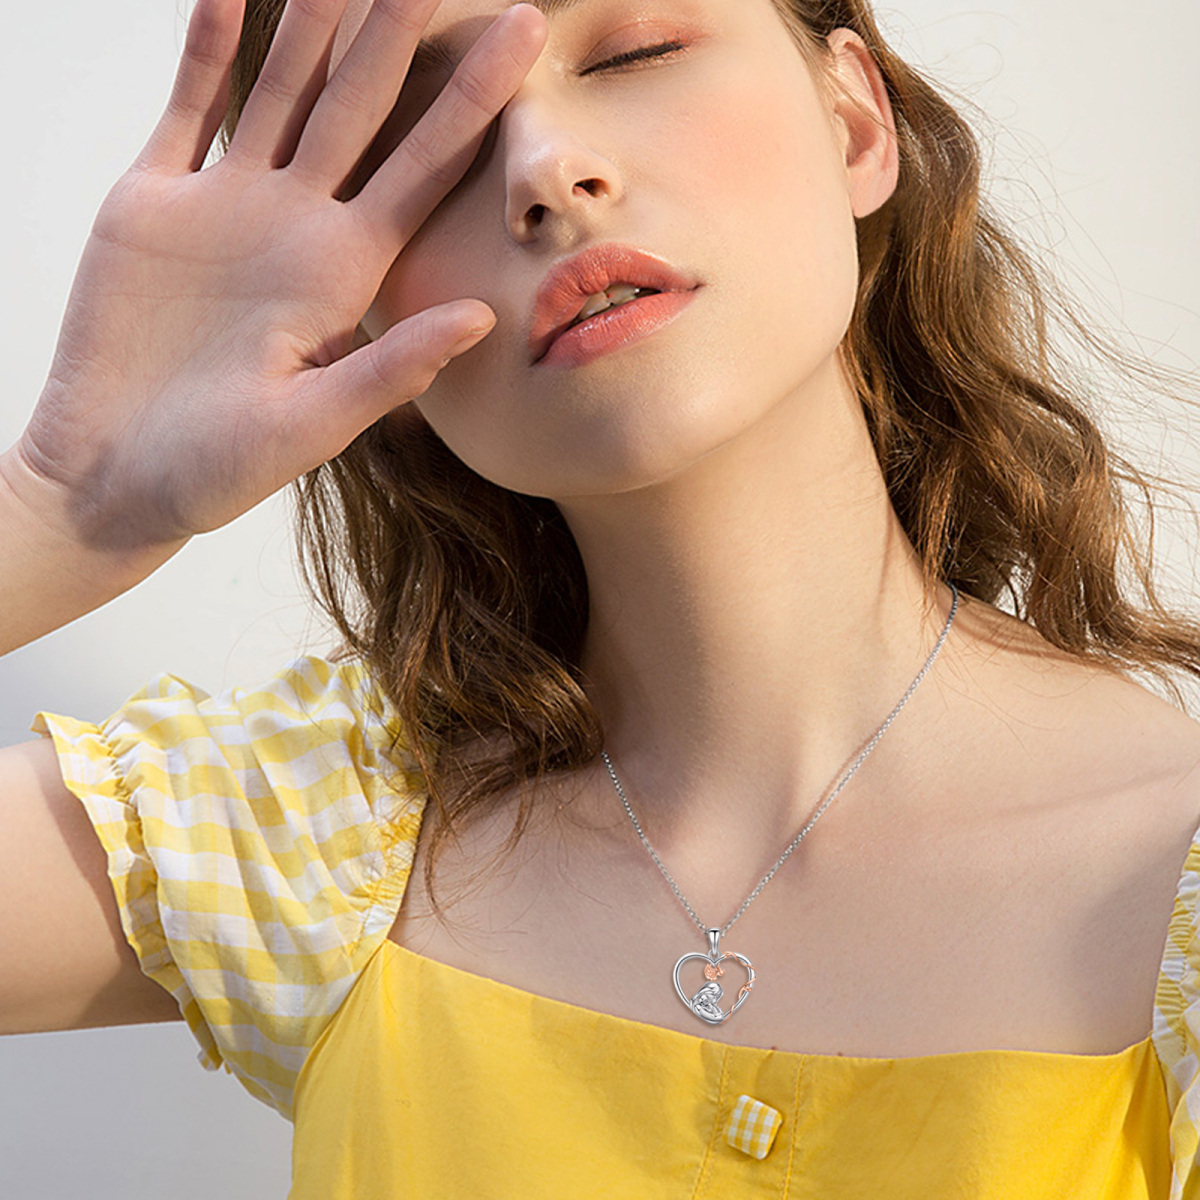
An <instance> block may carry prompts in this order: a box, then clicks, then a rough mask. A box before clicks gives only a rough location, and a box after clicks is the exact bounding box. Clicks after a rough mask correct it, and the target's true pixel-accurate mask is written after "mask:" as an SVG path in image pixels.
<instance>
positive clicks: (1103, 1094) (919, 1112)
mask: <svg viewBox="0 0 1200 1200" xmlns="http://www.w3.org/2000/svg"><path fill="white" fill-rule="evenodd" d="M742 1094H746V1095H749V1096H752V1097H754V1098H755V1099H756V1100H758V1101H759V1103H760V1104H763V1105H767V1106H770V1107H772V1108H774V1109H775V1110H777V1111H778V1112H779V1114H780V1115H781V1117H782V1125H781V1127H780V1129H779V1132H778V1135H777V1136H776V1137H775V1140H774V1144H773V1146H772V1147H771V1149H770V1150H769V1151H768V1153H767V1154H766V1156H765V1157H764V1158H763V1159H762V1160H758V1159H756V1158H754V1157H752V1156H749V1155H747V1154H745V1153H743V1152H742V1151H740V1150H737V1149H734V1148H733V1147H731V1146H730V1145H729V1144H728V1141H727V1139H726V1137H725V1132H726V1129H727V1127H728V1121H729V1118H730V1115H731V1112H732V1110H733V1108H734V1107H735V1106H736V1103H737V1098H738V1097H739V1096H740V1095H742ZM1169 1116H1170V1114H1169V1113H1168V1110H1167V1102H1166V1092H1165V1089H1164V1086H1163V1079H1162V1074H1161V1071H1160V1069H1159V1067H1158V1063H1157V1060H1156V1058H1155V1055H1154V1050H1153V1047H1152V1046H1151V1044H1150V1040H1149V1038H1147V1039H1146V1040H1145V1041H1143V1042H1140V1043H1138V1044H1137V1045H1136V1046H1132V1047H1130V1048H1129V1049H1127V1050H1125V1051H1124V1052H1122V1053H1120V1054H1116V1055H1108V1056H1095V1057H1093V1056H1085V1055H1079V1056H1077V1055H1060V1054H1041V1053H1030V1052H1022V1051H986V1052H982V1053H965V1054H943V1055H932V1056H928V1057H920V1058H898V1059H866V1058H839V1057H827V1056H820V1055H802V1054H793V1053H785V1052H780V1051H772V1050H762V1049H757V1048H753V1047H745V1046H726V1045H725V1044H723V1043H721V1042H716V1041H712V1040H710V1039H707V1038H701V1037H694V1036H692V1035H689V1034H683V1033H678V1032H676V1031H674V1030H670V1029H663V1028H661V1027H659V1026H654V1025H647V1024H644V1023H642V1022H639V1021H630V1020H627V1019H625V1018H621V1017H615V1016H612V1015H610V1014H608V1013H602V1012H594V1011H592V1010H590V1009H584V1008H580V1007H578V1006H575V1005H571V1004H565V1003H563V1002H561V1001H558V1000H552V999H549V998H547V997H543V996H537V995H534V994H532V993H529V992H525V991H522V990H520V989H518V988H514V987H511V986H509V985H507V984H503V983H499V982H497V981H495V980H491V979H487V978H484V977H482V976H478V975H474V974H471V973H469V972H466V971H460V970H458V969H456V968H454V967H450V966H448V965H446V964H445V963H441V962H437V961H436V960H433V959H428V958H425V957H423V956H421V955H418V954H414V953H413V952H412V951H410V950H408V949H406V948H405V947H403V946H398V945H396V944H395V943H393V942H391V941H385V942H384V943H383V944H382V946H381V947H380V949H379V950H378V951H377V952H376V954H375V956H374V957H373V958H372V960H371V962H370V963H369V964H368V965H367V968H366V970H365V971H364V973H363V977H362V979H361V980H360V981H359V983H358V984H357V985H356V986H355V988H354V990H353V991H352V992H351V993H350V996H349V998H348V999H347V1001H346V1004H345V1006H344V1007H343V1009H342V1010H341V1011H340V1012H339V1013H338V1014H337V1015H336V1016H335V1017H334V1019H333V1021H332V1022H331V1023H330V1025H329V1026H328V1027H327V1028H326V1030H325V1032H324V1033H323V1034H322V1036H321V1038H320V1040H319V1041H318V1043H317V1045H316V1046H315V1047H314V1049H313V1052H312V1054H311V1055H310V1056H309V1059H308V1062H307V1063H306V1064H305V1067H304V1070H303V1072H302V1073H301V1076H300V1081H299V1085H298V1089H297V1094H296V1131H295V1139H294V1142H293V1147H294V1149H293V1169H292V1178H293V1184H292V1190H291V1192H290V1193H289V1200H385V1198H386V1200H409V1198H410V1197H411V1198H414V1200H415V1198H416V1197H432V1196H436V1197H439V1200H440V1198H446V1200H451V1198H453V1200H459V1198H462V1200H467V1198H470V1200H482V1198H487V1200H504V1198H507V1197H510V1196H518V1195H519V1196H520V1197H522V1200H561V1198H562V1197H568V1196H569V1197H571V1198H572V1200H695V1198H698V1197H711V1198H712V1200H734V1198H736V1200H742V1198H743V1197H751V1196H771V1197H783V1198H787V1200H799V1198H801V1197H804V1198H805V1200H808V1198H810V1197H811V1198H813V1200H815V1198H817V1197H820V1198H821V1200H879V1198H880V1197H887V1198H888V1200H909V1198H911V1200H930V1198H933V1197H936V1198H937V1200H958V1198H961V1200H1001V1198H1003V1200H1034V1198H1042V1197H1044V1198H1045V1200H1051V1198H1053V1200H1067V1198H1071V1200H1076V1198H1077V1200H1085V1198H1086V1200H1149V1198H1154V1200H1162V1198H1163V1197H1165V1196H1166V1195H1167V1192H1168V1188H1169V1184H1170V1175H1171V1166H1170V1156H1169V1147H1168V1139H1167V1127H1168V1122H1169Z"/></svg>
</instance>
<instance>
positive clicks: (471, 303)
mask: <svg viewBox="0 0 1200 1200" xmlns="http://www.w3.org/2000/svg"><path fill="white" fill-rule="evenodd" d="M495 324H496V314H495V313H494V312H492V310H491V309H490V308H488V306H487V305H486V304H484V303H482V302H481V301H479V300H465V301H464V300H458V301H455V302H454V303H452V304H440V305H438V306H437V307H436V308H428V309H425V311H424V312H420V313H417V315H416V316H413V317H409V318H408V319H407V320H404V321H401V322H399V323H398V324H396V325H394V326H393V327H392V328H391V329H389V330H388V331H387V333H385V334H384V335H383V336H382V337H381V338H379V339H378V340H376V341H374V342H371V343H370V344H368V345H366V346H363V347H362V348H361V349H359V350H355V351H354V352H353V353H352V354H348V355H347V356H346V357H345V358H342V359H339V360H338V361H337V362H335V363H333V364H332V365H331V366H328V367H324V368H322V369H321V370H320V371H319V372H315V373H314V379H313V382H312V383H311V384H310V385H309V388H308V389H307V394H306V395H304V396H303V397H297V404H296V416H297V418H298V423H299V424H301V425H302V426H304V427H307V428H310V429H312V430H313V431H314V432H318V431H320V434H321V436H322V437H323V438H324V439H325V441H326V443H327V444H324V445H322V446H320V447H314V452H315V455H316V456H317V457H318V458H320V461H322V462H323V461H325V459H326V458H332V457H333V455H334V454H337V453H339V452H340V451H341V450H343V449H345V447H346V446H348V445H349V444H350V442H351V441H353V440H354V438H356V437H357V436H358V435H359V434H360V433H361V432H362V431H363V430H364V429H366V428H367V427H368V426H369V425H373V424H374V423H375V422H376V421H377V420H379V418H380V417H382V416H385V415H386V414H387V413H389V412H391V411H392V409H394V408H397V407H398V406H399V405H401V404H406V403H407V402H408V401H410V400H415V399H416V398H417V397H418V396H420V395H422V394H423V393H424V392H425V391H426V390H427V389H428V387H429V385H430V384H431V383H432V382H433V381H434V379H436V378H437V374H438V372H439V371H440V370H441V369H442V368H443V367H444V366H445V365H446V364H447V363H448V362H449V361H450V360H451V359H453V358H456V357H458V355H460V354H465V353H466V352H467V351H468V350H470V349H471V348H472V347H473V346H476V345H478V344H479V342H480V341H482V340H483V338H485V337H486V336H487V335H488V334H489V333H490V332H491V330H492V329H493V328H494V327H495ZM334 414H336V420H337V422H338V427H337V428H336V429H334V428H331V427H330V420H331V416H332V415H334ZM306 417H307V418H309V419H308V420H307V421H306V420H305V418H306ZM335 443H336V444H335ZM314 465H315V463H314Z"/></svg>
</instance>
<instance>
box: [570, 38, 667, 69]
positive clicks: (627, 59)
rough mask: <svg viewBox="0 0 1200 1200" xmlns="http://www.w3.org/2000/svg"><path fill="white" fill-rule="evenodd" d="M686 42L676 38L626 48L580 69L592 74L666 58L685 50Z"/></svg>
mask: <svg viewBox="0 0 1200 1200" xmlns="http://www.w3.org/2000/svg"><path fill="white" fill-rule="evenodd" d="M686 48H687V46H686V43H684V42H682V41H680V40H679V39H678V38H675V39H674V40H672V41H669V42H659V43H657V44H656V45H654V46H639V47H638V48H637V49H636V50H626V51H625V53H624V54H617V55H615V56H614V57H613V58H606V59H605V60H604V61H603V62H602V63H597V64H596V65H595V66H594V67H588V68H587V69H586V70H584V71H580V74H581V75H590V74H591V73H592V72H593V71H610V70H612V69H613V68H615V67H627V66H630V65H631V64H633V63H637V62H643V61H644V60H645V59H648V58H666V57H667V56H668V55H670V54H674V53H676V52H677V51H679V50H685V49H686Z"/></svg>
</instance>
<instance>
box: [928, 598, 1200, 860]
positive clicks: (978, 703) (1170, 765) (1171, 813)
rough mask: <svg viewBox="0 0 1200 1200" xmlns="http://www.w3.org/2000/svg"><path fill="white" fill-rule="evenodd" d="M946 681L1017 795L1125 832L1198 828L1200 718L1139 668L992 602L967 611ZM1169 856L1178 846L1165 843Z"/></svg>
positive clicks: (985, 762)
mask: <svg viewBox="0 0 1200 1200" xmlns="http://www.w3.org/2000/svg"><path fill="white" fill-rule="evenodd" d="M963 616H964V618H965V620H964V622H963V636H962V639H961V642H960V646H959V648H958V652H957V654H955V655H953V656H950V657H949V659H948V661H947V664H946V670H945V672H944V674H943V676H942V678H941V683H940V686H941V687H943V688H944V689H946V690H947V691H948V692H951V693H953V694H954V695H955V697H956V698H957V699H958V700H960V701H962V700H964V699H965V700H967V701H969V703H967V704H965V705H964V704H960V705H959V706H958V708H957V711H958V712H960V713H961V712H963V711H964V710H965V711H967V712H968V713H970V714H971V716H970V717H969V718H968V719H967V723H966V726H965V728H964V730H963V734H964V741H965V743H966V745H967V746H968V747H970V753H971V754H972V756H973V761H974V762H975V763H976V764H977V765H980V766H985V767H990V768H991V770H990V772H989V773H990V774H991V775H992V776H993V777H995V778H1000V779H1004V780H1005V782H1006V786H1007V787H1008V790H1009V794H1010V795H1012V796H1015V797H1017V798H1018V800H1020V799H1021V798H1025V799H1027V800H1028V802H1029V803H1030V804H1033V805H1036V806H1037V807H1042V806H1043V805H1045V804H1046V801H1047V798H1049V797H1053V798H1054V800H1055V804H1054V805H1052V806H1051V807H1055V806H1061V807H1062V808H1063V809H1064V811H1067V812H1070V814H1071V815H1072V816H1074V817H1077V816H1080V815H1082V814H1083V813H1085V812H1090V814H1091V816H1092V818H1093V820H1095V821H1098V822H1099V825H1098V828H1099V829H1101V830H1103V829H1104V828H1106V827H1111V829H1112V831H1113V834H1114V836H1117V837H1120V836H1121V832H1122V830H1123V828H1124V826H1125V824H1126V821H1130V822H1133V823H1140V824H1141V825H1142V827H1143V829H1146V830H1147V831H1148V830H1149V829H1150V828H1153V829H1154V830H1157V833H1158V836H1159V838H1160V839H1161V840H1162V842H1163V844H1165V845H1169V846H1172V847H1177V846H1178V845H1179V843H1180V839H1181V838H1183V837H1185V836H1186V838H1187V839H1188V840H1189V841H1190V839H1191V836H1192V834H1194V832H1195V831H1196V829H1197V827H1198V826H1200V721H1197V720H1196V719H1195V718H1194V717H1192V716H1191V715H1190V714H1189V713H1187V712H1185V711H1184V710H1183V709H1182V708H1180V707H1177V706H1176V705H1175V704H1174V703H1172V702H1171V701H1169V700H1168V699H1166V698H1164V697H1163V696H1161V695H1159V694H1158V693H1157V692H1156V691H1155V690H1152V688H1151V687H1150V686H1149V685H1148V683H1144V682H1142V681H1140V680H1138V679H1135V678H1133V677H1131V676H1130V675H1127V674H1124V673H1121V672H1119V671H1117V670H1115V669H1112V668H1108V667H1105V666H1103V665H1099V664H1094V663H1091V662H1087V661H1083V660H1081V659H1079V658H1078V657H1075V656H1072V655H1070V654H1067V653H1066V652H1064V651H1061V650H1059V649H1057V648H1056V647H1054V646H1052V645H1051V644H1050V643H1049V642H1047V641H1046V640H1045V639H1044V638H1043V637H1041V636H1040V635H1039V634H1038V633H1037V632H1036V631H1035V630H1033V629H1031V628H1030V627H1029V626H1028V625H1026V624H1025V623H1024V622H1022V621H1018V620H1016V619H1015V618H1013V617H1011V616H1009V615H1008V614H1006V613H1002V612H1000V611H999V610H997V609H995V608H993V607H991V606H990V605H984V604H980V603H978V602H973V603H970V604H968V605H966V606H965V607H964V611H963ZM1167 852H1168V853H1169V854H1171V853H1173V850H1168V851H1167Z"/></svg>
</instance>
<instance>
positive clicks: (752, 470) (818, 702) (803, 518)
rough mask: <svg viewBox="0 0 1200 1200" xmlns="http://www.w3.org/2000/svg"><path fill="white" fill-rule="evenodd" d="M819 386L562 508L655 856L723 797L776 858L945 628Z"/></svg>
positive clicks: (607, 704)
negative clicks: (709, 445) (729, 435)
mask: <svg viewBox="0 0 1200 1200" xmlns="http://www.w3.org/2000/svg"><path fill="white" fill-rule="evenodd" d="M836 375H837V379H838V380H839V381H841V380H842V376H841V373H840V371H839V372H836ZM832 392H833V395H832V397H831V398H830V397H829V393H828V391H827V397H826V399H827V402H825V403H821V404H813V403H812V402H811V401H812V397H811V395H809V396H807V397H805V398H804V400H803V402H801V399H800V398H799V397H797V399H796V401H795V402H788V403H785V404H781V405H778V406H777V407H776V408H775V409H773V410H772V412H771V413H770V415H769V416H768V417H767V418H765V419H764V420H761V421H759V422H757V423H756V425H755V426H754V427H753V429H752V430H751V431H749V432H747V433H744V434H742V435H740V436H739V437H738V438H737V439H735V440H734V441H732V442H730V443H728V444H726V445H725V446H723V447H722V448H720V449H719V450H717V451H714V452H713V453H710V454H709V455H707V456H706V457H705V458H704V459H702V460H701V461H699V462H698V463H696V464H694V465H693V466H691V467H690V468H689V469H688V470H686V471H684V472H681V473H679V474H678V475H676V476H675V477H674V478H672V479H670V480H668V481H666V482H663V483H660V484H656V485H655V486H652V487H645V488H640V489H636V490H632V491H626V492H622V493H619V494H616V495H607V496H603V497H589V498H585V499H580V498H576V499H573V500H572V501H570V502H569V503H564V504H563V505H562V507H563V511H564V515H565V516H566V518H567V520H568V522H569V523H570V525H571V528H572V531H573V533H574V534H575V537H576V540H577V542H578V544H579V548H580V552H581V554H582V556H583V560H584V564H585V566H586V569H587V573H588V583H589V595H590V616H589V626H588V634H587V639H586V645H585V650H584V656H583V667H584V672H585V676H586V678H587V680H588V687H589V695H590V698H591V699H592V701H593V703H594V704H595V706H596V708H597V711H598V712H599V713H600V716H601V719H602V721H603V724H604V729H605V745H606V748H607V749H608V751H609V753H610V754H611V755H612V757H613V760H614V762H615V764H616V768H617V770H618V772H619V773H620V774H621V776H622V779H623V781H624V783H625V785H626V790H627V792H628V794H629V797H630V802H631V804H632V805H633V806H634V811H635V812H637V813H638V814H639V816H644V817H645V818H646V820H647V821H650V822H652V823H653V825H654V828H655V829H656V831H657V834H658V838H659V843H658V844H661V845H662V847H663V849H664V851H665V850H667V849H668V848H669V847H670V846H671V845H672V844H676V845H679V844H681V843H684V842H686V841H687V839H688V838H689V835H690V836H691V837H693V838H695V839H702V838H703V837H706V836H707V837H711V836H712V834H713V831H714V830H717V829H720V828H722V826H723V825H726V824H727V821H728V815H729V811H730V807H731V804H735V805H736V808H737V811H738V816H739V825H740V826H742V828H746V827H747V826H746V824H745V822H748V823H749V828H752V829H754V830H755V831H756V832H755V835H754V836H755V837H761V839H762V842H763V847H764V849H765V848H766V847H767V846H775V847H777V848H776V850H775V854H778V852H779V851H780V850H781V849H782V847H783V845H786V842H787V841H788V840H790V838H791V837H793V836H794V835H795V833H796V831H797V830H798V829H799V828H800V826H801V825H802V824H803V823H804V821H805V820H806V819H807V818H808V817H809V816H810V815H811V813H812V811H813V809H814V807H815V806H816V804H817V803H818V802H819V801H820V799H821V798H822V796H823V795H824V794H825V793H826V792H827V791H828V790H829V788H830V786H831V785H832V784H833V783H834V782H835V781H836V779H837V778H838V777H839V776H840V775H841V773H842V772H843V771H844V770H845V769H846V767H847V766H848V765H849V763H850V761H851V760H852V758H853V757H855V756H856V755H857V754H858V753H859V752H860V750H861V749H862V748H863V746H864V744H865V742H866V741H867V740H868V739H869V738H870V737H871V735H872V734H873V733H874V732H875V730H876V729H877V728H878V726H879V725H880V723H881V722H882V721H883V720H884V718H885V717H886V716H887V715H888V713H889V712H890V711H891V710H892V708H893V707H894V706H895V704H896V702H897V701H898V700H899V699H900V697H901V696H902V695H903V694H904V692H905V691H906V689H907V688H908V686H909V684H910V683H911V682H912V679H913V677H914V676H915V675H916V674H917V672H918V671H919V670H920V668H921V666H922V664H923V663H924V662H925V660H926V658H927V657H928V655H929V653H930V651H931V650H932V648H933V646H934V644H935V642H936V640H937V637H938V634H939V633H940V631H941V628H942V626H943V624H944V622H945V618H946V615H947V612H948V608H949V591H948V589H946V588H939V589H938V594H937V596H936V597H935V598H934V600H933V602H928V600H927V597H926V594H925V592H924V589H923V581H922V577H921V571H920V564H919V562H918V561H917V557H916V554H915V552H914V550H913V548H912V546H911V544H910V542H909V541H908V539H907V537H906V536H905V534H904V531H903V528H902V527H901V525H900V524H899V521H898V520H897V518H896V515H895V512H894V510H893V508H892V506H891V503H890V500H889V497H888V493H887V490H886V487H885V486H884V481H883V479H882V476H881V474H880V470H879V466H878V462H877V460H876V458H875V454H874V451H873V448H872V446H871V443H870V438H869V435H868V433H867V430H866V426H865V423H864V421H863V418H862V415H861V412H860V411H859V406H858V401H857V399H856V398H854V397H853V395H852V394H851V393H850V390H849V388H848V386H847V385H845V384H844V382H842V383H840V384H839V385H837V386H836V387H834V388H832ZM920 690H921V689H918V692H917V694H916V695H914V697H913V700H912V701H911V702H910V704H909V706H908V707H909V708H913V707H915V706H916V704H917V700H918V698H919V696H920ZM905 715H907V711H906V714H905ZM903 723H904V720H903V717H901V718H898V719H897V722H896V728H895V729H890V730H889V731H888V734H887V735H886V739H885V740H893V741H900V740H902V739H903V734H902V731H901V726H902V725H903ZM883 744H884V743H883V742H881V743H880V745H881V746H882V745H883ZM864 773H865V767H864ZM731 798H735V799H731ZM613 800H614V802H615V797H613ZM617 811H618V812H620V809H619V806H618V808H617ZM621 815H622V816H623V814H621Z"/></svg>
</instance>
